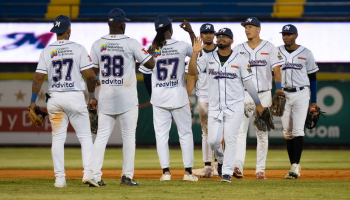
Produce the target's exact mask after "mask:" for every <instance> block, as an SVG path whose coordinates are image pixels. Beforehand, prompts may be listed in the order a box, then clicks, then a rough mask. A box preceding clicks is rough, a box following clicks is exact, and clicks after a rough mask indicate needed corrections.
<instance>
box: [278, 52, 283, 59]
mask: <svg viewBox="0 0 350 200" xmlns="http://www.w3.org/2000/svg"><path fill="white" fill-rule="evenodd" d="M277 58H278V59H280V60H282V59H283V58H282V56H281V54H280V52H278V53H277Z"/></svg>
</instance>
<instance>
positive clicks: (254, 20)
mask: <svg viewBox="0 0 350 200" xmlns="http://www.w3.org/2000/svg"><path fill="white" fill-rule="evenodd" d="M241 25H242V26H245V25H253V26H256V27H260V21H259V20H258V18H256V17H249V18H247V19H246V20H245V21H244V22H242V23H241Z"/></svg>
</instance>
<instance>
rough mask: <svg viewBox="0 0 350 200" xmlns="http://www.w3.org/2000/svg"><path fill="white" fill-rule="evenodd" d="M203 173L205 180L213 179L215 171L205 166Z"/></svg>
mask: <svg viewBox="0 0 350 200" xmlns="http://www.w3.org/2000/svg"><path fill="white" fill-rule="evenodd" d="M203 171H204V176H203V177H204V178H211V177H213V172H214V170H213V167H212V166H205V167H204V169H203Z"/></svg>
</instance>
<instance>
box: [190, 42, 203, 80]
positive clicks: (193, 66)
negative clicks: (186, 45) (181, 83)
mask: <svg viewBox="0 0 350 200" xmlns="http://www.w3.org/2000/svg"><path fill="white" fill-rule="evenodd" d="M204 47H205V45H203V46H202V39H201V38H195V40H194V43H193V53H192V57H191V60H190V64H189V65H188V74H189V75H191V76H195V75H197V74H198V69H197V59H198V55H199V53H200V52H201V51H202V49H203V48H204Z"/></svg>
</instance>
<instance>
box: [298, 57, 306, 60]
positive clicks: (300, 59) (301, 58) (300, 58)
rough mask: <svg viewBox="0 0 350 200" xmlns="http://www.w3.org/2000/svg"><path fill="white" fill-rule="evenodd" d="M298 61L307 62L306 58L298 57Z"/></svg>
mask: <svg viewBox="0 0 350 200" xmlns="http://www.w3.org/2000/svg"><path fill="white" fill-rule="evenodd" d="M298 59H300V60H306V58H304V57H298Z"/></svg>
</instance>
